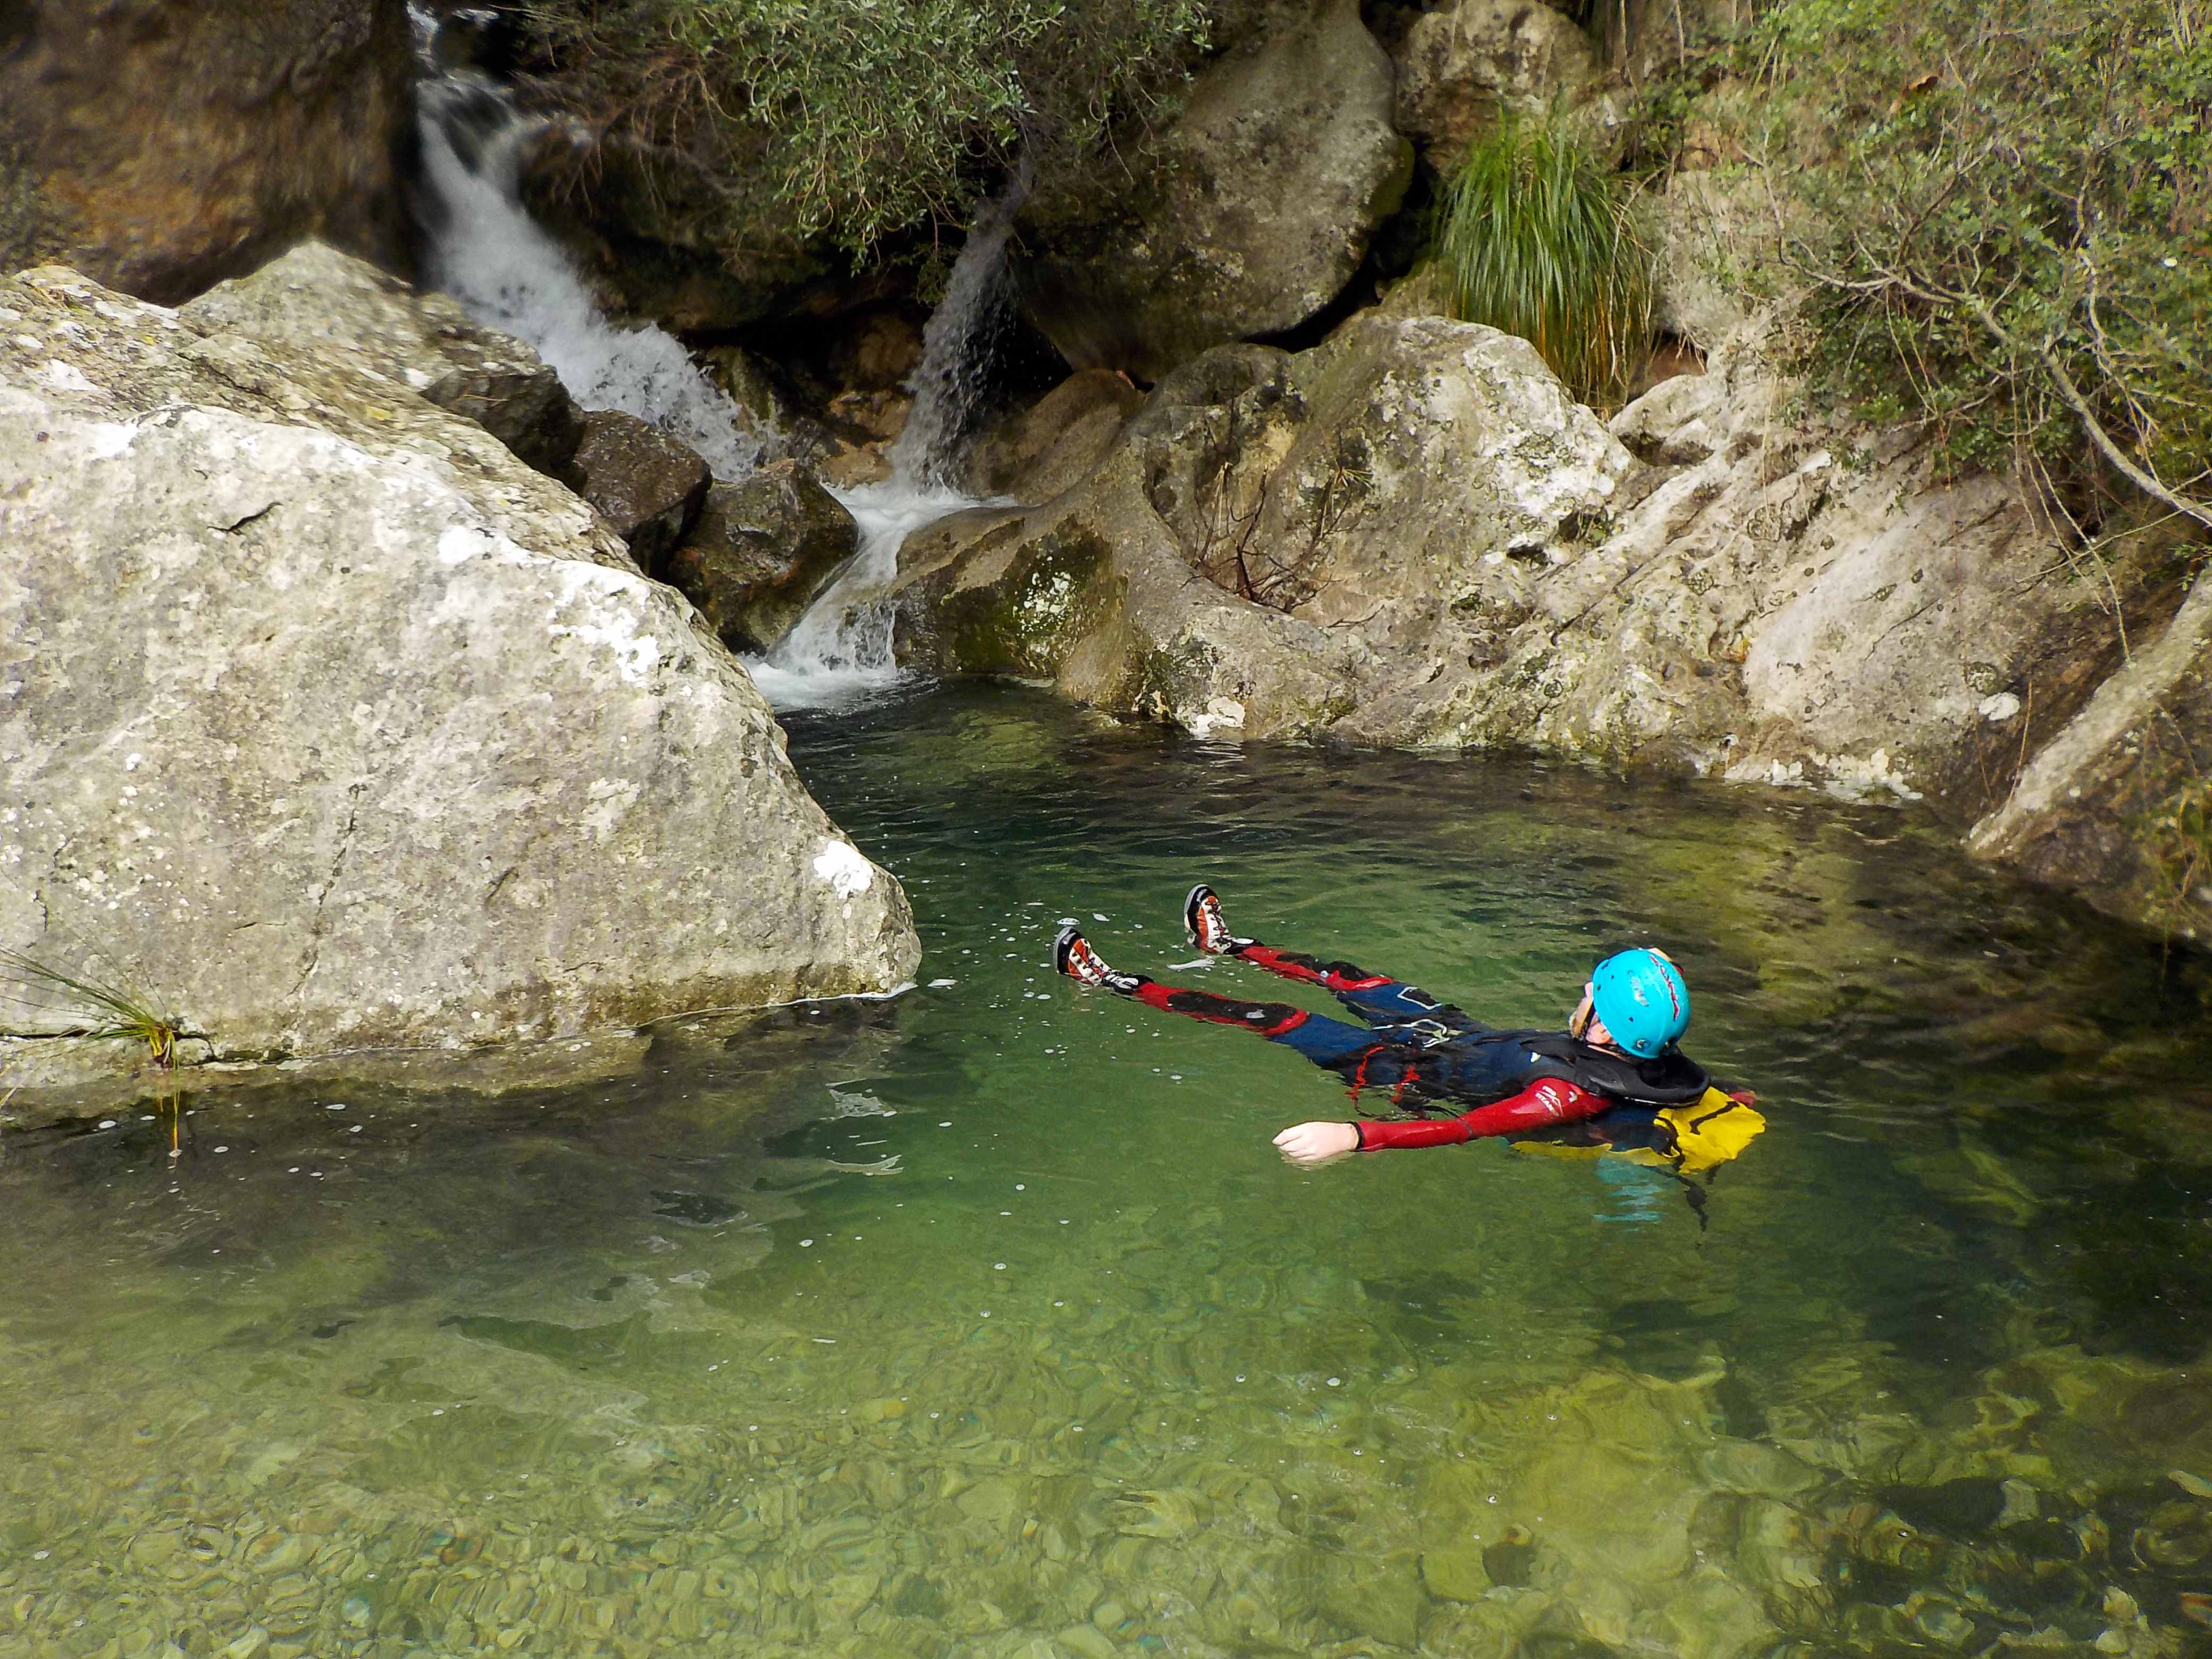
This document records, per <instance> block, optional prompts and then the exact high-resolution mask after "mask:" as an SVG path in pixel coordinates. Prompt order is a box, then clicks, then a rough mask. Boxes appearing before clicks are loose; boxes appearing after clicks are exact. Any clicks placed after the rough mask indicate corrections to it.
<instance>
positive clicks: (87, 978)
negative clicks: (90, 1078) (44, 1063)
mask: <svg viewBox="0 0 2212 1659" xmlns="http://www.w3.org/2000/svg"><path fill="white" fill-rule="evenodd" d="M0 984H4V985H6V986H8V987H9V992H8V993H7V994H5V1000H8V1001H10V1002H14V1003H16V1004H17V1005H19V1006H24V1007H27V1008H30V1009H33V1010H34V1011H36V1012H41V1013H46V1014H48V1015H53V1016H58V1017H59V1018H63V1019H64V1020H69V1021H71V1022H74V1025H75V1029H74V1030H72V1031H71V1032H70V1035H71V1036H88V1037H125V1038H128V1039H130V1040H131V1041H132V1042H143V1044H145V1045H146V1049H147V1052H148V1053H149V1054H150V1055H151V1056H152V1057H153V1059H154V1060H155V1063H156V1064H158V1065H161V1066H173V1065H174V1064H175V1063H176V1057H177V1039H178V1038H179V1036H182V1035H183V1028H182V1026H181V1025H179V1023H178V1022H177V1021H176V1020H175V1019H173V1018H171V1017H169V1016H168V1015H167V1014H163V1013H161V1012H159V1011H158V1009H157V1008H156V1007H155V1004H154V1002H153V1000H152V999H150V998H149V997H146V996H144V995H143V994H139V993H137V992H136V991H133V990H131V989H130V988H128V987H124V986H120V985H117V984H112V983H110V982H108V981H104V980H100V979H98V978H95V977H94V976H93V975H91V974H90V973H89V972H83V973H74V974H73V973H70V972H69V971H67V970H65V969H60V968H57V967H55V966H54V965H53V964H52V963H48V962H43V961H41V960H40V959H39V958H38V957H30V956H26V955H24V954H23V953H22V952H21V951H7V950H0Z"/></svg>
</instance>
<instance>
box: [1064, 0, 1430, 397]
mask: <svg viewBox="0 0 2212 1659" xmlns="http://www.w3.org/2000/svg"><path fill="white" fill-rule="evenodd" d="M1412 161H1413V156H1412V150H1411V147H1410V146H1409V145H1408V144H1407V143H1406V141H1405V139H1403V138H1402V137H1400V136H1399V135H1398V133H1397V132H1396V131H1395V130H1394V129H1393V128H1392V127H1391V125H1390V63H1389V58H1386V57H1385V56H1384V55H1383V49H1382V48H1381V47H1380V46H1377V45H1376V43H1375V40H1374V38H1373V37H1372V36H1371V35H1370V34H1369V33H1367V31H1366V29H1365V27H1363V26H1362V24H1361V23H1360V21H1359V13H1358V8H1357V7H1356V6H1355V5H1353V4H1352V0H1313V3H1310V4H1307V5H1304V6H1300V5H1296V4H1293V5H1292V6H1291V7H1289V8H1288V9H1285V11H1284V12H1283V13H1282V14H1281V15H1279V16H1277V17H1275V18H1273V20H1272V21H1270V23H1269V25H1268V27H1267V28H1266V29H1265V30H1264V31H1262V32H1261V33H1260V34H1259V35H1258V36H1257V37H1256V38H1255V39H1254V40H1251V41H1249V42H1248V43H1246V44H1244V45H1243V46H1239V47H1238V48H1237V49H1235V50H1232V51H1231V53H1230V54H1229V55H1227V56H1226V57H1225V58H1222V59H1220V60H1219V61H1218V62H1217V63H1215V64H1212V65H1210V66H1209V67H1207V68H1206V70H1204V71H1202V72H1201V73H1200V76H1198V78H1197V80H1196V81H1195V82H1194V83H1193V84H1192V86H1191V88H1190V91H1189V93H1188V96H1187V98H1186V100H1185V101H1184V105H1183V108H1182V112H1181V113H1180V114H1179V115H1178V116H1177V117H1176V119H1175V121H1174V123H1173V124H1172V125H1170V127H1169V128H1168V129H1167V131H1164V133H1163V134H1161V135H1160V137H1158V140H1157V141H1155V142H1153V143H1149V144H1146V145H1145V146H1143V147H1142V148H1141V149H1139V151H1138V152H1137V153H1136V154H1135V155H1133V156H1132V158H1131V161H1130V167H1131V172H1130V174H1129V181H1128V182H1127V184H1126V185H1123V186H1121V187H1120V188H1118V189H1115V190H1113V191H1109V192H1105V193H1103V194H1102V192H1101V189H1100V186H1099V185H1098V184H1097V182H1096V181H1092V180H1082V181H1079V180H1061V181H1059V183H1058V184H1057V185H1053V186H1051V187H1047V188H1041V189H1040V191H1039V194H1038V196H1037V197H1036V198H1034V199H1033V200H1032V202H1031V204H1030V206H1029V208H1028V209H1027V210H1025V211H1024V216H1023V221H1022V235H1023V240H1024V244H1025V245H1026V246H1028V247H1029V248H1030V250H1031V252H1030V258H1028V260H1027V261H1026V263H1025V264H1024V265H1023V267H1022V268H1021V276H1022V281H1023V283H1024V295H1025V297H1024V306H1025V309H1026V310H1027V312H1028V313H1029V315H1030V319H1031V320H1032V321H1034V322H1035V323H1036V325H1037V326H1038V327H1039V328H1040V329H1041V330H1042V331H1043V332H1044V334H1045V335H1046V336H1047V337H1048V338H1049V339H1050V340H1051V341H1052V343H1053V344H1054V346H1056V347H1057V348H1058V349H1059V350H1060V353H1061V355H1062V356H1065V357H1066V359H1067V361H1068V362H1069V363H1071V364H1072V365H1073V366H1074V367H1075V368H1120V369H1126V370H1127V371H1128V372H1129V373H1130V374H1133V375H1135V376H1137V377H1138V378H1139V379H1140V380H1158V379H1159V378H1160V377H1161V376H1163V375H1164V374H1167V373H1168V371H1169V370H1170V369H1171V368H1174V367H1175V366H1176V364H1178V363H1181V362H1185V361H1187V360H1188V359H1189V358H1191V357H1194V356H1197V355H1198V354H1199V353H1200V352H1201V351H1204V350H1206V349H1208V348H1209V347H1212V346H1217V345H1222V344H1225V343H1229V342H1231V341H1236V340H1244V339H1249V338H1252V337H1255V336H1258V335H1265V334H1271V333H1276V332H1279V331H1282V330H1285V329H1288V328H1291V327H1294V326H1296V325H1297V324H1299V323H1302V322H1304V321H1305V320H1306V319H1308V318H1310V317H1311V316H1312V315H1313V314H1314V313H1316V312H1317V311H1319V310H1320V309H1321V308H1322V307H1323V306H1326V305H1327V304H1328V302H1329V301H1331V300H1332V299H1334V297H1335V296H1336V295H1337V293H1338V292H1339V291H1340V289H1342V288H1343V287H1344V285H1345V283H1346V282H1347V281H1349V280H1350V278H1351V276H1352V273H1353V272H1354V271H1355V270H1358V266H1359V262H1360V259H1361V258H1362V257H1363V256H1364V254H1365V252H1366V251H1367V244H1368V240H1369V239H1370V237H1371V236H1372V235H1373V234H1374V231H1375V228H1376V226H1378V225H1379V224H1381V223H1382V222H1383V220H1384V219H1385V218H1387V217H1388V216H1389V215H1390V214H1391V213H1392V212H1393V211H1395V209H1396V207H1397V205H1398V202H1399V199H1400V198H1401V196H1402V195H1403V194H1404V192H1405V188H1406V185H1407V181H1408V179H1410V178H1411V176H1412Z"/></svg>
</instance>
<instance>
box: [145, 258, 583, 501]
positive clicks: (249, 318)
mask: <svg viewBox="0 0 2212 1659" xmlns="http://www.w3.org/2000/svg"><path fill="white" fill-rule="evenodd" d="M177 315H178V317H179V319H180V320H182V321H183V322H184V323H185V325H187V326H189V327H191V328H193V329H196V330H197V331H199V332H201V333H203V334H210V335H213V334H223V333H237V334H244V335H248V336H251V337H253V338H255V339H258V340H263V341H266V342H269V343H272V344H279V345H285V346H291V347H296V348H298V349H300V350H301V351H305V352H310V353H312V352H325V351H328V352H337V353H339V354H341V356H343V357H344V358H345V359H347V360H349V361H351V362H354V363H355V364H356V366H357V367H359V368H362V370H363V371H364V372H366V373H368V374H376V375H380V376H382V377H384V378H386V379H387V380H394V381H397V382H398V384H400V385H402V386H406V387H407V388H409V389H410V391H413V392H419V393H420V394H421V395H422V397H424V398H428V400H429V401H430V402H432V403H434V404H437V405H438V406H439V407H440V408H441V409H450V410H453V413H455V414H456V415H460V416H465V417H467V418H468V419H470V420H471V421H474V422H476V423H477V425H478V426H480V427H482V428H484V429H485V430H486V431H487V432H489V433H490V434H491V435H492V436H494V437H495V438H497V439H498V440H499V441H501V443H503V444H505V445H506V446H507V447H508V448H509V449H511V450H513V452H514V453H515V454H516V455H517V456H518V457H520V459H522V460H523V461H524V462H525V463H526V465H530V466H532V467H535V468H536V469H537V470H538V471H540V472H544V473H546V474H548V475H550V476H551V477H561V476H562V474H563V473H564V472H565V471H567V470H568V463H569V462H570V461H571V460H573V459H574V458H575V454H576V447H577V445H578V444H580V442H582V441H583V436H584V416H583V411H582V410H580V409H578V408H577V407H576V404H575V400H574V398H570V397H569V395H568V390H567V388H565V387H564V386H562V384H561V377H560V376H559V375H558V374H555V373H554V372H553V371H552V370H551V369H550V368H547V367H546V365H545V364H544V362H542V361H540V359H539V358H538V354H537V353H536V352H535V351H532V349H530V348H529V347H528V346H526V345H525V344H524V343H522V342H521V341H520V340H518V339H515V338H513V337H512V336H510V335H506V334H501V333H498V332H495V331H493V330H491V329H488V328H484V327H483V326H481V325H478V324H477V323H475V322H472V321H471V320H470V319H469V317H468V314H467V313H465V312H464V311H463V310H462V309H461V308H460V307H459V306H458V305H456V304H455V303H454V302H453V301H451V300H449V299H447V297H446V296H445V295H442V294H425V293H422V292H421V291H419V290H418V289H413V288H410V287H409V286H408V285H407V284H406V283H402V282H400V281H398V279H396V278H394V277H392V276H386V275H385V274H384V273H383V272H382V271H380V270H377V269H376V268H375V267H374V265H371V264H367V263H366V262H364V261H362V260H360V259H356V258H352V257H351V256H349V255H348V254H344V253H341V252H338V251H337V249H336V248H333V247H331V246H327V245H326V244H325V243H322V242H314V241H309V242H302V243H301V245H300V246H297V247H295V248H294V249H293V250H292V251H291V252H289V253H287V254H286V255H284V257H283V258H281V259H275V260H272V261H270V263H269V264H266V265H264V266H263V267H262V268H261V269H260V270H257V271H255V272H253V273H252V275H251V276H237V277H233V278H232V279H230V280H229V281H228V282H225V283H217V284H216V286H215V287H214V288H212V289H209V290H208V291H207V292H206V293H205V294H203V295H200V296H199V298H197V300H194V301H191V302H190V303H189V304H187V305H185V306H183V307H180V308H179V311H178V313H177Z"/></svg>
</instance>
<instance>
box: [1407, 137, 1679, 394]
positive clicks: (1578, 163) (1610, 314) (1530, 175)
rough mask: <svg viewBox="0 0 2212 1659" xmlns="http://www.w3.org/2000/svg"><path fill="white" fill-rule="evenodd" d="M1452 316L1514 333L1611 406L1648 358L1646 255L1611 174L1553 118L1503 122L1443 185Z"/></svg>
mask: <svg viewBox="0 0 2212 1659" xmlns="http://www.w3.org/2000/svg"><path fill="white" fill-rule="evenodd" d="M1437 252H1438V253H1439V255H1441V257H1442V258H1443V265H1444V270H1445V272H1446V276H1447V278H1448V280H1449V282H1450V283H1451V289H1452V307H1453V311H1454V313H1455V315H1457V316H1459V317H1461V318H1462V319H1465V320H1467V321H1468V322H1475V323H1487V324H1489V325H1491V326H1492V328H1500V329H1504V331H1506V332H1507V333H1509V334H1518V335H1520V336H1521V337H1522V338H1524V339H1526V340H1527V341H1528V343H1530V344H1532V345H1534V347H1535V348H1536V350H1537V352H1538V354H1539V355H1540V356H1542V358H1543V359H1544V361H1545V362H1547V363H1549V364H1550V365H1551V366H1552V368H1553V372H1555V373H1556V374H1558V375H1559V378H1560V379H1561V380H1565V382H1566V383H1567V386H1568V387H1569V389H1570V390H1571V391H1572V392H1574V394H1575V396H1576V397H1577V398H1581V399H1583V401H1584V402H1586V403H1591V404H1614V403H1618V402H1619V401H1620V399H1621V398H1623V397H1624V396H1625V395H1626V392H1627V391H1628V387H1629V385H1630V383H1631V381H1632V380H1633V379H1634V377H1635V375H1636V374H1637V372H1638V369H1640V368H1642V367H1643V365H1644V360H1645V358H1646V357H1647V356H1649V355H1650V343H1651V255H1650V250H1648V249H1647V248H1646V247H1645V246H1644V243H1643V241H1642V240H1641V239H1640V238H1639V237H1638V235H1637V234H1636V230H1635V228H1634V226H1633V225H1632V223H1631V222H1630V220H1629V214H1628V202H1627V199H1626V196H1625V194H1624V191H1623V188H1622V185H1621V184H1620V179H1619V178H1618V176H1617V175H1616V174H1614V173H1610V172H1608V171H1607V169H1606V168H1605V167H1604V166H1603V164H1602V163H1601V161H1599V160H1598V158H1597V156H1596V155H1595V154H1594V153H1593V152H1592V150H1591V149H1590V148H1589V145H1588V144H1587V143H1584V142H1583V140H1582V139H1581V137H1579V136H1578V135H1577V133H1576V132H1575V131H1574V130H1573V129H1572V128H1571V126H1569V125H1568V124H1567V123H1566V121H1565V119H1564V118H1559V117H1557V116H1554V117H1553V118H1551V119H1549V120H1547V121H1543V122H1528V121H1524V120H1522V119H1520V118H1516V117H1513V116H1510V115H1509V116H1507V117H1506V118H1505V119H1504V122H1503V123H1502V124H1501V125H1499V126H1498V129H1497V130H1496V131H1493V132H1490V133H1486V134H1483V135H1480V136H1478V137H1476V138H1475V139H1474V142H1472V143H1469V144H1468V150H1467V156H1466V159H1465V160H1464V161H1462V162H1461V163H1460V166H1459V171H1458V172H1456V173H1454V174H1453V175H1452V177H1451V179H1450V180H1449V183H1448V184H1447V185H1446V186H1445V191H1444V202H1443V219H1442V226H1441V228H1440V229H1439V231H1438V233H1437Z"/></svg>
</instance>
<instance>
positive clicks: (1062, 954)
mask: <svg viewBox="0 0 2212 1659" xmlns="http://www.w3.org/2000/svg"><path fill="white" fill-rule="evenodd" d="M1082 937H1083V930H1082V929H1081V928H1079V927H1063V928H1061V929H1060V936H1059V937H1058V938H1057V939H1054V940H1053V942H1052V970H1053V972H1054V973H1055V974H1065V975H1066V976H1067V977H1068V978H1069V979H1073V978H1074V977H1075V975H1073V974H1070V973H1068V972H1067V958H1068V957H1069V956H1070V954H1072V953H1073V951H1074V949H1075V942H1076V940H1078V939H1081V938H1082Z"/></svg>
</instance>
